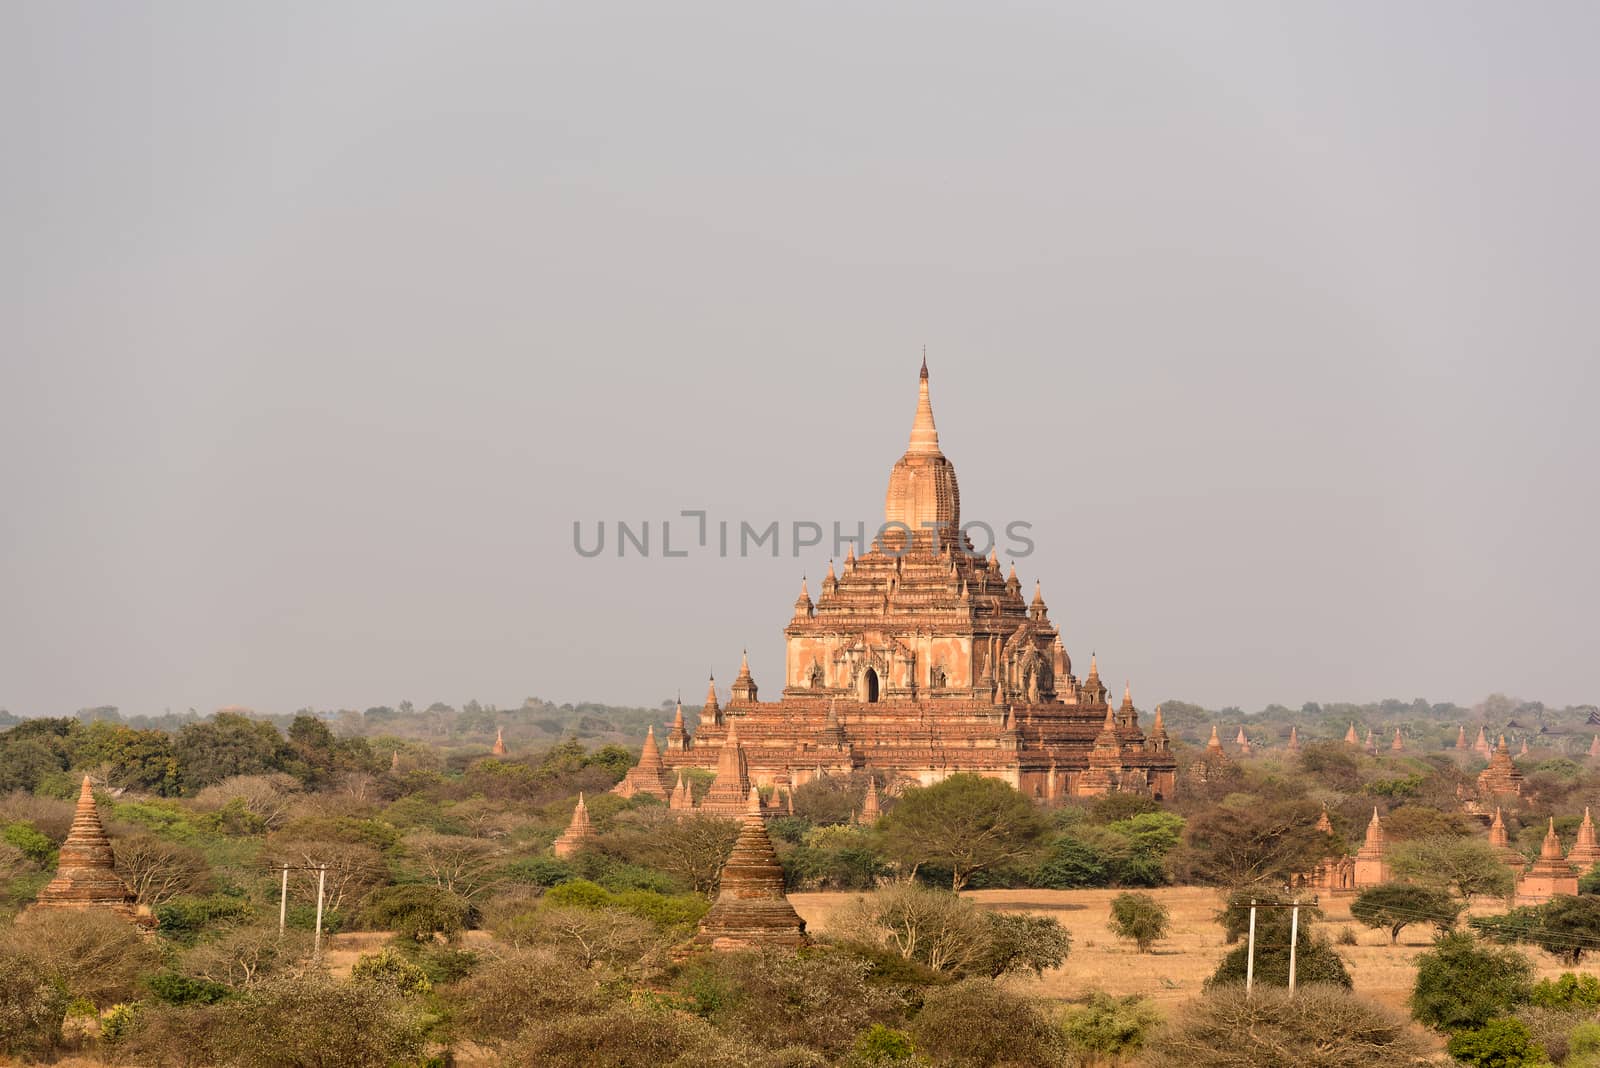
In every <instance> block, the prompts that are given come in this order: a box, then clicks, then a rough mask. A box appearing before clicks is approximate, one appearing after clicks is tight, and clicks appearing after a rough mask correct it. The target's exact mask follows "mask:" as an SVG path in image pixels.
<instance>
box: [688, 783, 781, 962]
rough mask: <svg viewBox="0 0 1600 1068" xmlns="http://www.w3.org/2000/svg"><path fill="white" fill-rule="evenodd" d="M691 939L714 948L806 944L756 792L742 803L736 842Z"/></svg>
mask: <svg viewBox="0 0 1600 1068" xmlns="http://www.w3.org/2000/svg"><path fill="white" fill-rule="evenodd" d="M694 940H695V942H697V943H699V944H701V945H708V946H710V947H711V948H712V949H751V948H758V947H762V946H781V947H786V948H794V947H799V946H802V945H805V943H806V922H805V921H804V920H802V919H801V918H800V916H799V914H797V913H796V912H795V911H794V906H793V905H791V904H789V899H788V898H787V897H786V896H785V895H784V892H783V865H781V864H779V863H778V856H777V854H776V853H775V852H773V849H772V839H771V838H769V837H768V836H767V826H766V821H765V820H764V819H763V818H762V814H761V795H760V793H758V792H757V791H756V790H755V788H754V787H752V788H751V790H750V796H749V797H748V799H747V800H746V804H745V811H744V825H743V826H742V827H741V828H740V830H739V838H738V841H736V842H735V843H734V845H733V853H732V854H731V855H730V856H729V857H728V863H727V864H725V865H724V866H723V868H722V885H721V888H720V889H719V890H718V892H717V900H716V902H715V903H714V904H713V905H712V906H711V911H710V912H707V913H706V914H705V918H704V919H702V920H701V921H700V927H699V930H698V932H697V933H696V934H695V936H694Z"/></svg>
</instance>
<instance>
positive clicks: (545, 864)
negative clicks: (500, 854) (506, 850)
mask: <svg viewBox="0 0 1600 1068" xmlns="http://www.w3.org/2000/svg"><path fill="white" fill-rule="evenodd" d="M503 874H504V875H505V877H506V878H507V879H508V880H510V881H511V882H514V883H527V884H528V885H530V886H557V885H559V884H561V883H564V882H566V881H567V880H569V879H575V878H577V873H576V872H574V871H573V870H572V865H570V864H568V863H566V862H565V861H562V860H557V859H556V858H555V857H543V856H534V857H524V858H522V859H521V860H518V861H514V862H513V863H511V864H508V865H506V866H505V868H504V870H503Z"/></svg>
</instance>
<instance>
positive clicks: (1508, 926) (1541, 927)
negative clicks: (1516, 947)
mask: <svg viewBox="0 0 1600 1068" xmlns="http://www.w3.org/2000/svg"><path fill="white" fill-rule="evenodd" d="M1472 926H1473V928H1474V929H1476V930H1477V931H1479V932H1480V933H1481V934H1483V935H1485V936H1486V937H1489V938H1492V939H1494V940H1495V941H1496V942H1503V943H1516V942H1521V943H1525V944H1527V945H1534V946H1538V947H1539V948H1540V949H1542V950H1544V951H1545V952H1546V953H1550V954H1553V955H1554V956H1557V957H1560V958H1561V960H1562V962H1563V963H1565V964H1568V965H1571V966H1573V967H1576V966H1577V964H1578V962H1579V961H1581V960H1582V959H1583V956H1584V954H1585V953H1588V952H1592V951H1593V950H1594V949H1596V948H1597V947H1600V900H1597V899H1595V898H1593V897H1578V896H1574V895H1571V894H1559V895H1557V896H1555V897H1553V898H1551V899H1550V900H1549V901H1547V902H1545V903H1544V904H1542V905H1524V906H1522V907H1520V908H1514V909H1511V910H1510V911H1509V912H1506V913H1504V914H1503V915H1500V916H1484V917H1482V918H1479V919H1475V920H1473V921H1472Z"/></svg>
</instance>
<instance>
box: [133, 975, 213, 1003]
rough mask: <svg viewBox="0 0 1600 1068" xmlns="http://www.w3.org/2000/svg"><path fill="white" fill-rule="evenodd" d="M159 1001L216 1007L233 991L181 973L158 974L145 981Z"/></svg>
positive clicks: (209, 981)
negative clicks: (215, 1005)
mask: <svg viewBox="0 0 1600 1068" xmlns="http://www.w3.org/2000/svg"><path fill="white" fill-rule="evenodd" d="M145 985H146V986H148V987H149V988H150V993H151V994H152V995H154V996H155V999H156V1000H157V1001H162V1002H165V1003H166V1004H168V1005H214V1004H216V1003H217V1002H219V1001H221V1000H222V999H224V998H226V997H227V996H228V995H229V994H232V993H233V990H232V989H231V988H230V987H228V986H227V985H225V984H223V983H214V982H212V981H211V980H209V979H196V978H194V977H192V976H188V975H183V974H182V973H180V972H170V971H169V972H157V973H156V974H155V975H152V976H150V977H149V978H148V979H146V980H145Z"/></svg>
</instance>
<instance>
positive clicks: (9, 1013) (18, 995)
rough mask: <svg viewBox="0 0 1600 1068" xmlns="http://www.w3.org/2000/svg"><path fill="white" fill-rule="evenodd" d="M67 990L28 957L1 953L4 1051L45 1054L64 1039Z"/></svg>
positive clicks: (0, 1036) (0, 1006)
mask: <svg viewBox="0 0 1600 1068" xmlns="http://www.w3.org/2000/svg"><path fill="white" fill-rule="evenodd" d="M68 1000H69V999H68V997H67V992H66V990H65V989H64V988H62V987H61V986H60V985H58V984H57V983H54V982H52V981H51V979H50V978H49V977H48V976H46V975H43V974H41V973H40V972H39V970H38V968H37V967H36V966H35V965H34V963H33V961H32V960H30V959H29V958H28V957H26V956H23V955H19V954H14V953H0V1053H7V1054H19V1055H24V1056H26V1055H34V1056H42V1055H43V1054H45V1053H48V1052H49V1051H50V1050H52V1049H54V1048H55V1045H56V1043H57V1042H58V1041H59V1040H60V1038H61V1022H62V1020H64V1019H65V1018H66V1015H67V1002H68Z"/></svg>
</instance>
